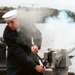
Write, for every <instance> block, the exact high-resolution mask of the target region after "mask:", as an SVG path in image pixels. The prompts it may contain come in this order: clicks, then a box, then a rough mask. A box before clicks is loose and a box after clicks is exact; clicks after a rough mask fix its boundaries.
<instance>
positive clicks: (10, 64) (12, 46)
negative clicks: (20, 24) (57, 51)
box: [3, 25, 42, 75]
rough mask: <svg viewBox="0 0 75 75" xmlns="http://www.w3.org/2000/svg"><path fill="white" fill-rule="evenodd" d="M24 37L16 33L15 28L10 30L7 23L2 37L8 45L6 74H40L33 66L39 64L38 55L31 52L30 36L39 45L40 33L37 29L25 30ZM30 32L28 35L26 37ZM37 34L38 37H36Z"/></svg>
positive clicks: (40, 40)
mask: <svg viewBox="0 0 75 75" xmlns="http://www.w3.org/2000/svg"><path fill="white" fill-rule="evenodd" d="M25 32H26V33H25V34H22V35H24V37H23V38H24V39H22V36H20V35H21V34H20V35H19V33H17V31H16V30H14V31H12V30H11V29H10V28H9V26H8V25H7V26H6V28H5V30H4V34H3V38H4V40H5V43H6V44H7V46H8V54H7V75H42V73H38V72H37V71H36V70H35V69H34V67H35V66H36V65H39V62H38V57H37V56H36V55H35V54H34V53H32V52H31V46H32V45H33V44H32V42H31V37H33V40H34V44H35V45H38V46H39V49H40V47H41V42H42V38H41V33H40V31H39V30H38V29H37V30H36V31H33V32H30V33H29V32H27V31H25ZM27 34H30V35H29V37H26V35H27ZM38 36H39V37H38Z"/></svg>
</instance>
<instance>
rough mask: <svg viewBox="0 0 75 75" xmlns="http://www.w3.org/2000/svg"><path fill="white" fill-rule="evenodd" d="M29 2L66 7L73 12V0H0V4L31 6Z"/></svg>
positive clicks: (59, 7)
mask: <svg viewBox="0 0 75 75" xmlns="http://www.w3.org/2000/svg"><path fill="white" fill-rule="evenodd" d="M31 4H35V6H39V7H40V6H43V7H51V8H57V9H68V10H71V11H74V12H75V0H0V6H13V7H17V6H18V5H22V6H24V5H26V6H32V5H31Z"/></svg>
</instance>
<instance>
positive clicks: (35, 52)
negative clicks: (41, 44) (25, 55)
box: [31, 45, 38, 54]
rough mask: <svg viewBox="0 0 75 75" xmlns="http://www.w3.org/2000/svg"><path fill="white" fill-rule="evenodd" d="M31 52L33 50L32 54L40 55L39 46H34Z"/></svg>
mask: <svg viewBox="0 0 75 75" xmlns="http://www.w3.org/2000/svg"><path fill="white" fill-rule="evenodd" d="M31 50H32V52H33V53H34V54H37V53H38V46H37V45H33V46H32V47H31Z"/></svg>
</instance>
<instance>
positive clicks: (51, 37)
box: [39, 11, 75, 49]
mask: <svg viewBox="0 0 75 75" xmlns="http://www.w3.org/2000/svg"><path fill="white" fill-rule="evenodd" d="M39 29H40V28H39ZM40 30H41V29H40ZM41 32H42V34H43V43H42V47H46V49H47V48H58V49H61V48H66V47H68V46H70V45H73V44H75V22H74V20H73V19H72V18H71V17H69V16H68V14H67V13H66V11H60V12H59V14H58V16H53V17H48V18H46V20H45V24H43V28H42V30H41Z"/></svg>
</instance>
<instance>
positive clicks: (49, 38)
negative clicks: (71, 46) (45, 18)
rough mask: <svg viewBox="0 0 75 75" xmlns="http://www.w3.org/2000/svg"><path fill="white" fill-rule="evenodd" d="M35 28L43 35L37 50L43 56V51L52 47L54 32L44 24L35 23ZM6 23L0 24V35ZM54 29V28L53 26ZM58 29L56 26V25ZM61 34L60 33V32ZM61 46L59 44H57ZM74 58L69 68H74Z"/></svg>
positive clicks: (0, 35) (74, 53)
mask: <svg viewBox="0 0 75 75" xmlns="http://www.w3.org/2000/svg"><path fill="white" fill-rule="evenodd" d="M35 25H36V26H37V28H38V29H39V30H40V31H41V33H42V37H43V42H42V48H41V50H39V53H38V54H39V55H40V56H41V57H43V55H44V52H47V49H48V48H53V47H54V39H55V35H54V34H55V33H54V31H52V30H51V29H52V28H46V26H45V24H43V23H42V24H41V23H40V24H35ZM5 26H6V24H0V37H2V35H3V31H4V28H5ZM54 29H55V28H54ZM57 29H58V27H57ZM61 35H62V34H61ZM59 46H61V44H60V45H59ZM71 55H75V51H73V52H72V53H71ZM74 59H75V58H72V59H71V61H72V66H70V68H75V60H74Z"/></svg>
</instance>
